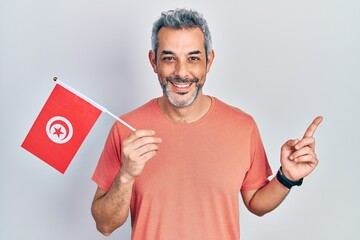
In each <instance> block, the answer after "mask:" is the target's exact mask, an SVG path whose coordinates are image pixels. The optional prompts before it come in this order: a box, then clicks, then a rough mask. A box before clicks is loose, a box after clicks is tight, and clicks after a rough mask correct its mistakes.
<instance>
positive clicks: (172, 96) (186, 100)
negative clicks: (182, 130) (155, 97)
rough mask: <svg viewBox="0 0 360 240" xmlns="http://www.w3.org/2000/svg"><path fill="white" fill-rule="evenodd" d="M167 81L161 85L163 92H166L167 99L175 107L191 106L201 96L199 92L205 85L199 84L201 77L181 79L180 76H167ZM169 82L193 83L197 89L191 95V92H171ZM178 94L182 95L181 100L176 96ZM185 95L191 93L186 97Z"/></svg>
mask: <svg viewBox="0 0 360 240" xmlns="http://www.w3.org/2000/svg"><path fill="white" fill-rule="evenodd" d="M165 80H166V81H165V83H164V84H162V85H161V87H162V89H163V92H164V93H165V95H166V97H167V99H168V100H169V102H170V103H171V104H172V105H173V106H175V107H187V106H190V105H191V104H192V103H193V102H194V101H195V100H196V99H197V97H198V96H199V93H200V92H201V89H202V87H203V84H199V79H197V78H194V79H190V80H186V79H181V78H179V77H176V78H172V77H167V78H165ZM169 83H170V84H172V83H191V84H195V91H194V92H193V93H191V95H189V94H190V93H189V92H171V91H170V89H169ZM176 95H178V96H182V97H181V99H180V100H178V98H176ZM185 95H189V96H187V97H185Z"/></svg>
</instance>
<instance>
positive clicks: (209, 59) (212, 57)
mask: <svg viewBox="0 0 360 240" xmlns="http://www.w3.org/2000/svg"><path fill="white" fill-rule="evenodd" d="M214 58H215V52H214V50H211V52H210V53H209V54H208V59H207V63H206V72H207V73H208V72H209V71H210V68H211V65H212V63H213V61H214Z"/></svg>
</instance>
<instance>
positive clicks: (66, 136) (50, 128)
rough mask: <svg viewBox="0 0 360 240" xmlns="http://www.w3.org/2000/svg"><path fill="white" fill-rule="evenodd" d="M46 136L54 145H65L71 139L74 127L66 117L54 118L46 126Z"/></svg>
mask: <svg viewBox="0 0 360 240" xmlns="http://www.w3.org/2000/svg"><path fill="white" fill-rule="evenodd" d="M46 134H47V135H48V137H49V138H50V140H51V141H53V142H54V143H58V144H63V143H66V142H68V141H69V140H70V139H71V137H72V135H73V127H72V125H71V123H70V121H69V120H67V119H66V118H64V117H61V116H56V117H52V118H51V119H50V120H49V121H48V122H47V124H46Z"/></svg>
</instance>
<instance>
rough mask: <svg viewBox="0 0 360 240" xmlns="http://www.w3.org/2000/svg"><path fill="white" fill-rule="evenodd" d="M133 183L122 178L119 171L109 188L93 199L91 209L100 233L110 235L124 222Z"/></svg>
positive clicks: (127, 212)
mask: <svg viewBox="0 0 360 240" xmlns="http://www.w3.org/2000/svg"><path fill="white" fill-rule="evenodd" d="M133 183H134V181H133V180H132V181H131V180H130V181H129V180H126V179H124V178H122V176H121V173H120V172H119V174H118V175H117V176H116V178H115V180H114V182H113V185H112V186H111V188H110V190H109V191H108V192H107V193H106V194H104V195H103V196H100V197H99V198H97V199H96V200H94V202H93V205H92V209H91V211H92V215H93V217H94V219H95V222H96V227H97V229H98V230H99V231H100V232H101V233H102V234H104V235H106V236H107V235H110V234H111V232H113V231H114V230H115V229H116V228H118V227H120V226H121V225H123V224H124V223H125V221H126V219H127V217H128V214H129V208H130V200H131V193H132V187H133Z"/></svg>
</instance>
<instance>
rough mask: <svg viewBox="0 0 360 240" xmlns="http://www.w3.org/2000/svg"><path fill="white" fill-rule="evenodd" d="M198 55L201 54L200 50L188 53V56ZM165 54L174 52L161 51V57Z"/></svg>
mask: <svg viewBox="0 0 360 240" xmlns="http://www.w3.org/2000/svg"><path fill="white" fill-rule="evenodd" d="M200 53H201V51H200V50H195V51H191V52H189V55H195V54H200ZM167 54H174V52H172V51H169V50H163V51H161V55H167Z"/></svg>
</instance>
